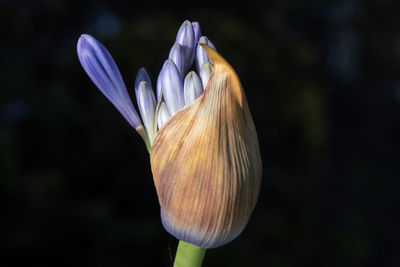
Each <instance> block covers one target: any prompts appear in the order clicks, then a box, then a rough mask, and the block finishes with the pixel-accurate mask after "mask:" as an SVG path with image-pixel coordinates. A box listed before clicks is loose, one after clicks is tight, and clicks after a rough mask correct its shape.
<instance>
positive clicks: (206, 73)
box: [200, 62, 213, 89]
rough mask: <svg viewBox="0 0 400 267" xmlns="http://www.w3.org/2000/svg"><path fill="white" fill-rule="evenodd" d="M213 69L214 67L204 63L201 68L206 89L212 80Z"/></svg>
mask: <svg viewBox="0 0 400 267" xmlns="http://www.w3.org/2000/svg"><path fill="white" fill-rule="evenodd" d="M212 69H213V66H212V65H211V63H209V62H206V63H204V64H203V65H202V66H201V68H200V78H201V83H202V84H203V88H204V89H206V87H207V83H208V80H209V79H210V76H211V72H212Z"/></svg>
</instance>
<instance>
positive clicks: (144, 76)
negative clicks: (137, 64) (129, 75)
mask: <svg viewBox="0 0 400 267" xmlns="http://www.w3.org/2000/svg"><path fill="white" fill-rule="evenodd" d="M140 82H147V84H148V85H149V86H150V87H151V88H152V87H153V85H152V84H151V79H150V76H149V74H148V73H147V71H146V69H145V68H141V69H139V71H138V73H137V74H136V79H135V94H136V100H137V99H138V95H137V89H138V87H139V83H140Z"/></svg>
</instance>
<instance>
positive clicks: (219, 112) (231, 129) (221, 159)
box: [150, 44, 262, 248]
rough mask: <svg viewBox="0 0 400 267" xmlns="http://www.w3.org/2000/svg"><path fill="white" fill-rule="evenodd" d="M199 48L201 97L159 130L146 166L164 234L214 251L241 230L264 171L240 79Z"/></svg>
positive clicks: (212, 53)
mask: <svg viewBox="0 0 400 267" xmlns="http://www.w3.org/2000/svg"><path fill="white" fill-rule="evenodd" d="M201 45H202V46H203V48H204V49H205V51H206V52H207V54H208V56H209V58H210V59H211V61H212V63H213V65H214V67H213V70H212V74H211V76H210V79H209V81H208V84H207V86H206V88H205V90H204V93H203V94H202V95H201V96H200V97H199V98H198V99H196V100H195V101H194V102H193V103H192V104H190V105H188V106H187V107H185V108H184V109H182V110H180V111H179V112H178V113H176V114H175V115H174V116H173V117H172V118H170V119H169V120H168V121H167V122H166V123H165V124H164V125H163V126H162V127H161V129H160V131H159V132H158V134H157V136H156V138H155V140H154V143H153V147H152V152H151V154H150V159H151V169H152V172H153V177H154V183H155V186H156V190H157V194H158V198H159V202H160V206H161V218H162V222H163V225H164V227H165V229H166V230H167V231H168V232H169V233H171V234H172V235H174V236H175V237H176V238H178V239H180V240H183V241H185V242H188V243H192V244H194V245H197V246H200V247H204V248H215V247H219V246H222V245H224V244H226V243H228V242H230V241H232V240H233V239H235V238H236V237H237V236H238V235H239V234H240V233H241V232H242V231H243V229H244V227H245V226H246V224H247V222H248V220H249V218H250V215H251V213H252V211H253V209H254V206H255V204H256V202H257V198H258V193H259V189H260V182H261V169H262V164H261V156H260V151H259V145H258V139H257V133H256V129H255V127H254V123H253V120H252V118H251V114H250V111H249V108H248V105H247V101H246V97H245V95H244V92H243V89H242V86H241V83H240V81H239V78H238V76H237V75H236V73H235V71H234V70H233V68H232V67H231V66H230V64H229V63H228V62H227V61H226V60H225V59H224V58H223V57H222V56H221V55H219V54H218V53H217V52H216V51H215V50H214V49H212V48H211V47H210V46H208V45H205V44H201Z"/></svg>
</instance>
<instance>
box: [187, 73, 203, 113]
mask: <svg viewBox="0 0 400 267" xmlns="http://www.w3.org/2000/svg"><path fill="white" fill-rule="evenodd" d="M183 93H184V97H185V105H190V104H191V103H192V102H193V101H194V100H196V99H197V98H198V97H199V96H200V95H201V94H202V93H203V86H202V84H201V80H200V78H199V76H198V75H197V73H196V72H194V71H191V72H189V74H188V75H187V76H186V78H185V82H184V86H183Z"/></svg>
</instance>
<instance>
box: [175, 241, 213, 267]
mask: <svg viewBox="0 0 400 267" xmlns="http://www.w3.org/2000/svg"><path fill="white" fill-rule="evenodd" d="M205 254H206V249H205V248H201V247H198V246H195V245H192V244H189V243H186V242H183V241H179V245H178V250H177V251H176V256H175V261H174V267H201V264H202V263H203V259H204V255H205Z"/></svg>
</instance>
